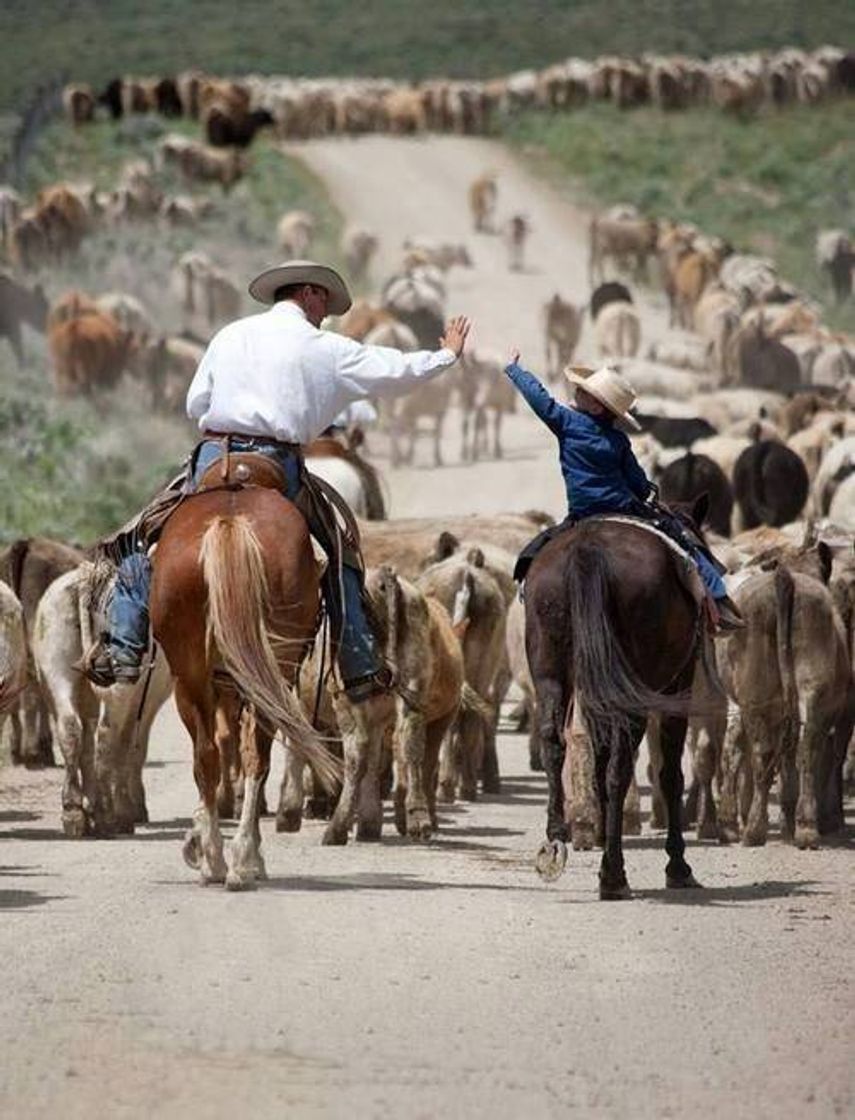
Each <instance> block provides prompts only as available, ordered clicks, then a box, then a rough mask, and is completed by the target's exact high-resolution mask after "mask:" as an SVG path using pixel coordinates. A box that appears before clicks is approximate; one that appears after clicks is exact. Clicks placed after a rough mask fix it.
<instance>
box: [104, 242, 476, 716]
mask: <svg viewBox="0 0 855 1120" xmlns="http://www.w3.org/2000/svg"><path fill="white" fill-rule="evenodd" d="M249 291H250V294H251V295H252V296H253V297H254V298H255V299H257V300H259V302H261V303H264V304H269V305H271V306H270V310H268V311H266V312H265V313H263V314H260V315H250V316H247V317H246V318H243V319H238V320H236V321H235V322H233V323H230V324H228V326H226V327H223V329H222V330H220V331H218V333H217V334H216V335H215V336H214V338H213V339H212V340H211V342H210V344H209V345H208V348H207V350H206V351H205V353H204V355H203V357H202V360H201V362H200V363H199V368H198V369H197V371H196V375H195V376H194V378H193V381H192V383H191V385H190V389H189V391H188V393H187V413H188V415H189V416H190V418H191V419H194V420H196V421H197V422H198V424H199V428H200V430H201V432H202V442H201V443H200V444H199V446H198V447H197V449H196V452H195V453H194V456H193V460H192V464H191V477H190V481H189V489H191V490H192V489H194V488H195V486H196V484H197V483H198V480H199V478H200V477H201V475H202V474H203V473H204V471H205V470H206V469H207V468H208V467H209V466H210V465H211V463H212V462H214V461H215V460H216V459H217V458H219V457H220V456H221V455H222V453H223V437H228V443H229V446H230V447H231V448H233V449H234V450H235V451H256V452H259V453H261V454H264V455H268V456H270V457H272V458H274V459H275V460H276V461H277V462H278V463H279V465H280V466H281V467H282V469H283V471H284V473H285V477H286V479H287V484H286V488H285V494H286V496H287V497H289V498H291V499H295V498H297V496H298V494H299V493H300V491H301V489H302V487H303V485H304V480H305V474H304V467H303V462H302V456H301V453H300V445H301V444H305V443H309V442H311V440H313V439H315V438H316V437H317V436H318V435H319V434H320V433H321V432H322V431H323V430H324V429H325V428H327V427H328V426H329V425H330V424H332V423H333V421H334V420H335V418H336V417H337V416H338V415H339V414H340V413H341V412H342V411H343V410H344V409H346V408H347V407H348V405H350V404H352V403H353V402H354V401H357V400H361V399H364V398H366V397H368V396H375V397H384V396H387V397H388V396H396V395H398V394H401V393H405V392H407V391H408V390H409V389H411V388H413V387H414V386H415V385H416V384H418V383H420V382H422V381H425V380H427V379H429V378H431V377H435V376H438V375H439V374H441V373H442V372H443V371H444V370H446V369H448V368H449V367H450V366H451V365H453V364H454V362H455V361H456V360H457V358H459V357H460V355H461V354H462V352H463V348H464V346H465V344H466V337H467V335H468V333H469V322H468V320H467V319H465V318H463V317H458V318H455V319H452V320H451V321H450V323H449V324H448V326H447V328H446V332H445V335H444V337H443V338H442V339H440V349H438V350H435V351H430V350H420V351H415V352H413V353H409V354H405V353H403V352H401V351H400V350H394V349H391V348H389V347H383V346H365V345H363V344H362V343H359V342H355V341H354V340H353V339H349V338H345V337H343V336H342V335H337V334H334V333H332V332H329V331H322V330H320V324H321V322H322V321H323V319H324V318H325V317H326V316H327V315H330V314H334V315H341V314H343V313H344V312H345V311H346V310H347V309H348V307H349V306H350V302H351V300H350V294H349V293H348V290H347V287H346V285H345V283H344V281H343V280H342V279H341V277H340V276H339V275H338V273H336V272H335V271H334V270H333V269H331V268H327V267H325V266H323V265H319V264H315V263H314V262H312V261H288V262H286V263H284V264H282V265H279V266H278V267H276V268H272V269H268V270H267V271H266V272H263V273H262V274H261V275H260V276H258V277H256V279H255V280H253V282H252V283H251V284H250V286H249ZM206 437H209V438H206ZM309 528H310V530H311V531H312V533H313V535H314V536H315V537H316V539H318V542H319V543H320V545H321V547H323V548H324V549H325V551H329V549H330V547H331V542H330V541H329V540H325V539H324V533H323V527H322V526H321V525H320V524H312V523H311V522H310V524H309ZM149 574H150V568H149V565H148V559H147V557H146V556H145V555H141V554H140V553H134V554H132V555H131V556H129V557H127V558H126V559H125V560H123V561H122V563H121V564H120V566H119V574H118V578H117V581H116V589H115V592H114V595H113V599H112V604H111V608H110V611H109V619H108V626H109V638H108V642H107V654H108V658H106V659H105V658H104V657H100V660H99V661H98V663H97V664H96V665H95V666H94V668H95V671H96V676H100V678H101V679H100V680H99V683H108V682H109V679H110V677H111V676H112V679H114V680H124V681H133V680H136V679H137V677H138V676H139V672H140V665H141V663H142V660H143V657H144V655H145V651H146V649H147V646H148V613H147V602H148V578H149ZM342 583H343V586H344V618H343V620H342V623H343V625H342V629H341V642H340V646H339V668H340V670H341V674H342V678H343V681H344V684H345V688H346V690H347V692H348V695H349V696H351V698H352V699H354V700H360V699H365V698H367V697H368V696H371V695H373V694H374V693H375V692H377V691H378V690H379V689H381V688H383V687H387V686H388V684H389V679H388V676H387V675H386V673H385V666H384V664H383V660H382V657H381V655H380V652H379V650H378V649H377V646H376V642H375V639H374V635H373V633H372V631H371V629H370V626H369V624H368V620H367V618H366V615H365V611H364V608H363V605H362V596H363V578H362V572H361V570H360V569H359V568H358V567H356V566H354V565H352V564H346V565H345V566H344V568H343V573H342ZM107 660H108V661H109V664H107V663H106V661H107Z"/></svg>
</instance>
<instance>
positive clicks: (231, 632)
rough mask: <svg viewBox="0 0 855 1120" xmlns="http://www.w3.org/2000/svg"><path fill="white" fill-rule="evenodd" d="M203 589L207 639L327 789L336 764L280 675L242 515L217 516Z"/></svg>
mask: <svg viewBox="0 0 855 1120" xmlns="http://www.w3.org/2000/svg"><path fill="white" fill-rule="evenodd" d="M199 558H200V561H201V564H202V572H203V575H204V578H205V585H206V587H207V590H208V643H209V645H211V644H214V645H215V646H216V649H217V650H218V652H219V655H220V658H221V660H222V663H223V666H224V667H225V669H226V670H227V672H228V673H229V675H230V676H231V677H232V679H233V680H234V683H235V685H236V687H237V689H238V691H239V692H240V694H241V696H242V697H243V698H244V699H245V700H246V701H248V702H249V703H251V704H252V705H254V707H255V709H256V715H257V716H259V717H261V719H263V720H264V721H265V722H267V723H269V724H270V725H271V726H273V727H275V728H276V729H277V730H279V731H280V732H281V733H282V735H283V737H284V738H285V739H286V740H287V742H288V745H289V747H291V748H292V749H293V750H294V751H295V753H296V754H297V755H298V756H300V757H301V758H302V759H303V761H304V762H306V763H308V765H310V766H311V767H312V769H313V770H314V771H315V773H316V774H317V775H318V778H319V779H320V781H321V782H322V784H323V785H324V787H325V788H326V789H327V790H330V791H334V790H335V789H337V788H338V787H339V786H340V785H341V764H340V763H339V761H338V760H337V759H336V758H335V756H334V755H333V754H331V752H330V751H329V750H328V748H327V747H326V746H325V745H324V743H323V741H322V739H321V737H320V735H319V734H318V732H317V731H316V730H315V729H314V728H313V727H312V725H311V724H310V723H309V721H308V719H307V718H306V715H305V713H304V711H303V709H302V707H301V705H300V701H299V700H298V699H297V696H296V695H295V693H294V691H293V689H292V688H291V687H290V686H289V685H288V684H287V683H286V682H285V681H284V680H283V678H282V673H281V671H280V669H279V664H278V662H277V659H276V655H275V653H274V643H275V641H276V637H275V635H272V634H271V633H270V631H269V630H268V628H267V624H266V622H265V617H266V614H267V609H266V608H267V596H268V591H267V578H266V575H265V571H264V563H263V560H262V556H261V546H260V545H259V543H258V538H257V537H256V535H255V533H254V532H253V529H252V526H251V525H250V523H249V520H248V519H247V518H246V517H245V516H243V515H238V516H235V517H216V518H215V519H214V520H213V521H212V522H211V523H210V525H209V526H208V528H207V529H206V530H205V534H204V536H203V537H202V545H201V548H200V551H199Z"/></svg>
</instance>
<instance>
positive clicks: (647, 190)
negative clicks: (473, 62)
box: [505, 102, 855, 330]
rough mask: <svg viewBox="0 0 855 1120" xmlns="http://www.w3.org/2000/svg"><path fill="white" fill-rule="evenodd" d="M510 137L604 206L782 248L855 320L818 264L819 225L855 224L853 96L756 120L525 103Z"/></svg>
mask: <svg viewBox="0 0 855 1120" xmlns="http://www.w3.org/2000/svg"><path fill="white" fill-rule="evenodd" d="M505 137H506V138H507V139H508V140H510V141H511V142H512V143H514V144H515V145H517V146H518V147H519V148H520V149H521V150H522V151H524V152H525V153H526V156H527V158H529V159H531V160H533V161H535V162H538V163H540V164H541V166H542V168H543V170H544V172H545V173H546V174H547V175H549V176H550V177H551V178H552V179H553V180H554V181H555V182H557V183H558V184H559V185H560V186H561V187H562V188H563V189H565V190H567V191H569V192H570V193H572V194H574V195H575V197H577V198H578V199H580V200H581V201H582V202H584V203H585V204H587V205H589V206H591V207H592V208H594V209H596V208H600V207H602V206H604V205H608V204H610V203H616V202H631V203H634V204H635V205H637V206H638V207H640V208H641V209H642V210H643V211H644V212H646V213H649V214H654V215H657V216H663V217H671V218H677V219H681V220H686V221H691V222H695V223H697V225H698V226H700V227H701V229H703V230H705V231H707V232H709V233H712V234H718V235H720V236H722V237H725V238H727V239H728V240H729V241H731V242H732V243H733V245H734V246H735V247H736V248H738V249H742V250H745V251H749V252H754V253H759V254H761V255H763V256H769V257H771V258H772V259H773V260H775V261H776V262H777V263H778V266H779V269H780V271H781V274H782V275H783V276H784V277H786V278H787V279H789V280H791V281H793V282H794V283H796V284H797V285H798V286H799V287H801V288H803V289H804V290H806V291H807V292H809V293H811V294H812V295H814V296H815V297H816V298H818V299H820V300H821V301H822V302H823V303H824V305H825V307H826V310H827V315H826V319H827V321H828V322H830V323H832V324H835V325H837V326H839V327H841V328H845V329H847V330H855V307H853V305H852V301H850V302H849V304H848V306H847V307H846V308H844V309H835V308H834V306H833V303H832V300H831V297H830V292H829V290H828V288H827V287H826V285H825V282H824V277H822V276H821V275H820V274H819V272H818V270H817V268H816V265H815V263H814V243H815V240H816V233H817V231H818V230H819V229H827V228H829V227H837V226H842V227H843V228H846V229H855V127H853V110H852V105H851V103H846V102H837V103H834V104H830V105H827V106H823V107H822V108H821V109H815V108H808V107H800V106H795V107H792V108H788V109H786V110H783V111H780V112H770V113H767V114H763V115H761V116H759V117H757V118H755V119H753V120H750V121H739V120H734V119H733V118H731V117H728V116H726V115H724V114H722V113H718V112H714V111H705V110H696V111H693V112H689V113H672V114H667V113H661V112H659V111H657V110H654V109H639V110H634V111H632V112H631V113H628V112H621V111H619V110H617V109H615V108H614V107H613V106H608V105H599V106H591V107H589V108H587V109H585V111H584V112H577V113H571V114H560V115H559V114H554V115H551V114H546V113H528V114H525V115H523V116H520V117H518V118H517V119H515V120H513V121H511V122H509V123H508V125H507V127H506V131H505Z"/></svg>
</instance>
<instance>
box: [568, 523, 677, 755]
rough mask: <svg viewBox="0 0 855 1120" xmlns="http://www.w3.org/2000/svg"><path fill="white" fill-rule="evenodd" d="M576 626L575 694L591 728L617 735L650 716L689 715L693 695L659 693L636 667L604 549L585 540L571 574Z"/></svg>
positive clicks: (576, 550) (574, 558) (579, 545)
mask: <svg viewBox="0 0 855 1120" xmlns="http://www.w3.org/2000/svg"><path fill="white" fill-rule="evenodd" d="M566 581H567V583H566V587H567V593H568V601H569V604H570V616H571V618H572V624H573V651H572V657H573V691H574V697H575V699H576V701H577V702H578V703H579V705H580V707H581V709H582V712H583V715H584V716H585V719H586V722H587V723H588V726H589V728H593V727H594V726H595V725H596V724H597V723H599V724H601V725H603V726H607V727H610V728H611V730H612V733H614V732H615V731H619V730H622V729H623V728H625V727H626V725H627V723H628V721H629V719H630V718H631V717H639V716H641V717H643V716H644V715H645V714H646V713H648V712H662V713H666V714H672V715H683V716H685V715H687V714H688V711H689V699H690V696H689V693H687V692H686V693H671V694H666V693H662V692H656V691H655V690H654V689H652V688H650V687H649V686H648V685H646V684H645V683H644V681H642V680H641V678H640V677H639V676H638V674H637V673H636V671H635V670H634V669H633V668H632V666H631V665H630V663H629V661H628V659H627V657H626V654H625V653H624V651H623V649H622V648H621V645H620V642H619V640H618V637H617V635H616V634H615V630H614V621H613V608H612V593H611V589H610V586H609V570H608V564H607V561H606V558H605V556H604V555H603V552H602V550H601V549H599V548H597V547H596V546H595V545H594V544H591V543H587V542H583V541H580V542H578V543H577V544H576V547H575V548H574V549H573V555H572V559H571V561H570V563H569V564H568V565H567V569H566Z"/></svg>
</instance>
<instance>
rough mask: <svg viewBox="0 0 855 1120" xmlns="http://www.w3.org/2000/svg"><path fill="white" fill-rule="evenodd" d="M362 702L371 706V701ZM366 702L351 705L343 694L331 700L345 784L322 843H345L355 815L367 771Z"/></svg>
mask: <svg viewBox="0 0 855 1120" xmlns="http://www.w3.org/2000/svg"><path fill="white" fill-rule="evenodd" d="M365 703H369V704H370V703H371V701H370V700H369V701H366V702H365ZM365 703H363V704H351V703H349V701H348V699H347V697H346V696H345V695H344V694H343V693H342V694H340V695H338V696H336V697H335V699H334V700H333V708H334V710H335V716H336V722H337V723H338V727H339V732H340V734H341V739H342V747H343V750H344V784H343V785H342V789H341V796H340V797H339V800H338V805H337V806H336V809H335V812H334V813H333V815H332V819H331V820H330V823H329V824H328V825H327V827H326V829H325V830H324V836H323V841H322V843H324V844H346V843H347V834H348V832H349V831H350V826H351V824H352V823H353V818H354V817H355V816H356V799H357V796H358V794H359V787H360V785H361V783H362V779H363V778H364V777H365V772H366V770H367V768H368V751H369V747H370V733H369V729H368V726H367V724H366V721H365V716H364V713H363V712H362V710H361V709H362V708H364V707H365Z"/></svg>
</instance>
